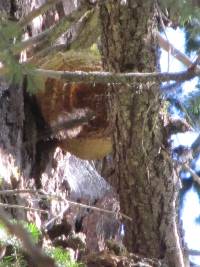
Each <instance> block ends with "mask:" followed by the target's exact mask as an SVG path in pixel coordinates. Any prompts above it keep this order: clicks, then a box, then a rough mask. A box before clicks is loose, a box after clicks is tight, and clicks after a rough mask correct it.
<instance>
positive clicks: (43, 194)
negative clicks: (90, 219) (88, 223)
mask: <svg viewBox="0 0 200 267" xmlns="http://www.w3.org/2000/svg"><path fill="white" fill-rule="evenodd" d="M27 193H32V194H40V196H41V197H42V198H49V199H54V200H58V201H63V202H65V203H67V204H71V205H75V206H79V207H81V208H89V209H92V210H96V211H99V212H104V213H108V214H116V212H115V211H111V210H105V209H101V208H97V207H94V206H90V205H86V204H81V203H78V202H75V201H70V200H67V199H65V198H63V197H61V196H58V195H56V194H48V193H46V192H45V191H43V190H32V189H23V190H2V191H0V195H16V194H27ZM8 205H9V204H8ZM16 206H18V205H16ZM36 210H37V209H36ZM39 211H41V210H39ZM45 212H46V211H45ZM118 214H119V215H121V216H122V217H124V218H125V219H127V220H130V221H132V218H130V217H129V216H127V215H126V214H124V213H120V212H119V213H118Z"/></svg>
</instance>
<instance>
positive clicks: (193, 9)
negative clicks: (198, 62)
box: [160, 0, 200, 54]
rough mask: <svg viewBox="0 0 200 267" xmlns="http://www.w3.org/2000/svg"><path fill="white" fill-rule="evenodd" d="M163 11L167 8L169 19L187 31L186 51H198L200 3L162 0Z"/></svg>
mask: <svg viewBox="0 0 200 267" xmlns="http://www.w3.org/2000/svg"><path fill="white" fill-rule="evenodd" d="M160 6H161V9H162V10H163V11H165V10H167V11H168V13H169V19H170V20H171V21H172V22H174V23H175V25H177V26H179V27H183V28H184V31H185V32H186V52H187V53H188V54H189V53H190V52H192V51H197V49H199V46H200V40H199V34H200V23H199V21H200V4H199V3H198V1H192V0H176V1H173V0H161V1H160Z"/></svg>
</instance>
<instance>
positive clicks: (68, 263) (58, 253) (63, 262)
mask: <svg viewBox="0 0 200 267" xmlns="http://www.w3.org/2000/svg"><path fill="white" fill-rule="evenodd" d="M46 253H47V254H48V255H49V256H50V257H51V258H53V259H54V260H55V262H56V263H57V266H58V267H84V265H83V264H82V263H77V262H74V261H72V260H71V259H70V255H69V253H68V252H67V251H66V250H64V249H62V248H54V247H48V248H46Z"/></svg>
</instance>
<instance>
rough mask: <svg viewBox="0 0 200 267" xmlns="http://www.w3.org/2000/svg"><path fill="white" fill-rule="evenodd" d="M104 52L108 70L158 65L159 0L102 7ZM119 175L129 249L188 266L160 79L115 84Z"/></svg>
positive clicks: (173, 266) (112, 98) (111, 105)
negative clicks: (168, 145)
mask: <svg viewBox="0 0 200 267" xmlns="http://www.w3.org/2000/svg"><path fill="white" fill-rule="evenodd" d="M100 19H101V24H102V57H103V64H104V68H105V69H106V70H108V71H114V72H125V71H134V72H136V71H138V72H153V71H156V70H158V60H159V58H158V47H157V46H156V40H155V38H154V35H153V31H154V30H155V29H156V26H157V25H156V24H157V22H156V16H155V7H154V1H141V0H135V1H133V0H127V1H120V0H117V1H116V0H111V1H104V3H102V4H101V6H100ZM108 110H109V112H110V114H111V121H112V122H113V125H114V133H113V142H114V145H113V147H114V152H113V155H114V164H115V172H116V173H115V174H116V175H115V180H113V181H112V185H113V186H114V187H115V188H116V189H117V192H118V194H119V198H120V206H121V211H122V212H123V213H125V214H126V215H128V216H130V217H131V218H132V223H130V221H124V225H125V245H126V246H127V247H128V249H129V251H132V252H136V253H139V254H141V255H143V256H145V257H155V258H159V259H162V260H163V263H164V264H166V265H162V266H170V267H179V266H186V265H185V263H184V261H183V251H182V248H181V245H180V238H179V232H178V227H177V217H176V214H177V210H176V200H177V192H178V178H177V177H176V174H175V172H174V169H173V165H172V162H171V160H170V157H169V154H168V150H167V136H165V130H164V125H163V120H162V103H161V99H160V98H159V84H156V83H154V82H148V83H146V84H138V83H136V84H129V85H123V86H120V87H119V86H112V87H111V89H110V95H109V98H108Z"/></svg>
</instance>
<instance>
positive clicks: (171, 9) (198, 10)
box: [159, 0, 200, 26]
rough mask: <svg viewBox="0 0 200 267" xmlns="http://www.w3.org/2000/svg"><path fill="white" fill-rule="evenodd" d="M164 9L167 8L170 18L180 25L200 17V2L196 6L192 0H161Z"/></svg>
mask: <svg viewBox="0 0 200 267" xmlns="http://www.w3.org/2000/svg"><path fill="white" fill-rule="evenodd" d="M159 2H160V6H161V9H162V10H164V11H165V10H167V11H168V13H169V18H170V19H171V20H172V21H176V22H177V23H178V24H179V26H184V25H185V23H188V22H191V21H192V20H193V19H195V18H196V19H199V18H200V7H199V6H198V3H197V4H196V5H195V7H194V3H193V1H192V0H176V1H174V0H160V1H159Z"/></svg>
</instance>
